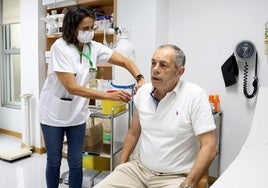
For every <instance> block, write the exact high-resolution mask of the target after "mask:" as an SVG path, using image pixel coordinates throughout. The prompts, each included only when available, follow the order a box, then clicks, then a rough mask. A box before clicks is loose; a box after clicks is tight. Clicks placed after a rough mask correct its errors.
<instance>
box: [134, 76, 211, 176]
mask: <svg viewBox="0 0 268 188" xmlns="http://www.w3.org/2000/svg"><path fill="white" fill-rule="evenodd" d="M152 91H153V86H152V85H151V83H147V84H144V85H143V86H142V87H141V88H140V89H139V90H138V92H137V94H136V96H135V97H134V102H135V106H136V108H137V109H138V111H139V119H140V124H141V135H140V144H141V145H140V159H141V162H142V163H143V164H144V165H145V166H146V167H148V168H149V169H151V170H154V171H157V172H164V173H187V172H189V171H190V170H191V168H192V166H193V164H194V161H195V159H196V156H197V153H198V151H199V149H200V145H199V141H198V139H197V137H196V135H199V134H202V133H205V132H209V131H212V130H214V129H215V128H216V126H215V123H214V119H213V115H212V112H211V107H210V105H209V102H208V98H207V95H206V93H205V92H204V91H203V90H202V89H201V88H200V87H198V86H197V85H195V84H192V83H189V82H184V81H179V82H178V84H177V85H176V87H175V88H174V90H173V91H171V92H169V93H167V95H166V96H165V97H164V98H163V99H162V100H161V101H160V102H159V104H158V106H157V107H156V103H155V102H154V100H153V98H152V96H151V95H150V92H152Z"/></svg>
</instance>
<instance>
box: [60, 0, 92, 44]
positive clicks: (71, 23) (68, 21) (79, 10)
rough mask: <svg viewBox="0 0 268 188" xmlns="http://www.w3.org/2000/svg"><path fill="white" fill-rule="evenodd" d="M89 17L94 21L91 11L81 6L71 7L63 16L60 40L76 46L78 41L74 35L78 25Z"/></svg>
mask: <svg viewBox="0 0 268 188" xmlns="http://www.w3.org/2000/svg"><path fill="white" fill-rule="evenodd" d="M85 17H90V18H92V19H93V20H95V17H96V15H95V12H94V10H93V9H91V8H90V7H87V6H83V5H76V6H73V7H71V8H70V9H69V10H68V11H67V12H66V14H65V16H64V18H63V23H62V38H63V39H64V40H65V41H66V42H67V43H68V44H75V45H76V44H77V43H78V40H77V38H76V36H75V34H74V32H75V30H76V29H77V27H78V24H79V23H80V22H81V21H82V20H83V19H84V18H85Z"/></svg>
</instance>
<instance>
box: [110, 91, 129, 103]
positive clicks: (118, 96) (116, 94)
mask: <svg viewBox="0 0 268 188" xmlns="http://www.w3.org/2000/svg"><path fill="white" fill-rule="evenodd" d="M131 98H132V96H131V95H130V94H129V93H128V92H126V91H124V90H112V91H108V99H110V100H120V101H124V102H129V101H130V100H131Z"/></svg>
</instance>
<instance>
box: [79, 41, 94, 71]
mask: <svg viewBox="0 0 268 188" xmlns="http://www.w3.org/2000/svg"><path fill="white" fill-rule="evenodd" d="M87 45H88V54H85V53H84V52H81V51H80V50H79V49H78V48H77V51H78V52H79V54H80V55H82V56H84V57H85V58H87V59H88V64H89V66H90V68H93V63H92V61H91V58H90V56H91V46H90V45H89V44H87Z"/></svg>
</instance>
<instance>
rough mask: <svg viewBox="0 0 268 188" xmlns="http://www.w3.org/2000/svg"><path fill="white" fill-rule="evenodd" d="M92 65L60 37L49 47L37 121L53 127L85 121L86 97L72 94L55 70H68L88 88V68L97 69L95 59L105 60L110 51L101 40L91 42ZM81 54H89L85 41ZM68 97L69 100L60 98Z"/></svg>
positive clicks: (90, 75)
mask: <svg viewBox="0 0 268 188" xmlns="http://www.w3.org/2000/svg"><path fill="white" fill-rule="evenodd" d="M90 46H91V61H92V63H93V66H92V67H91V66H90V64H89V61H88V59H87V58H85V57H84V56H82V62H81V60H80V58H81V56H80V54H79V52H78V50H77V48H76V46H74V45H73V44H67V43H66V42H65V41H64V40H63V39H62V38H60V39H58V40H57V41H55V43H54V44H53V45H52V47H51V51H50V54H51V57H50V58H51V61H50V63H49V65H48V75H47V78H46V81H45V83H44V85H43V88H42V91H41V94H40V122H41V123H43V124H48V125H52V126H57V127H62V126H73V125H78V124H82V123H84V122H86V120H87V118H88V115H89V110H88V103H89V99H86V98H83V97H80V96H74V95H71V94H70V93H69V92H68V91H67V90H66V89H65V87H64V86H63V85H62V84H61V82H60V81H59V79H58V77H57V75H56V73H55V72H56V71H57V72H68V73H72V74H74V75H75V79H76V83H77V84H78V85H80V86H84V87H87V86H88V83H89V80H90V79H92V78H93V77H94V75H93V73H90V72H89V68H96V64H97V62H107V61H108V60H109V59H110V57H111V56H112V53H113V51H112V50H111V49H110V48H108V47H106V46H104V45H102V44H101V43H98V42H95V41H92V42H91V44H90ZM83 53H85V54H88V45H87V44H84V47H83ZM62 98H68V99H71V100H62Z"/></svg>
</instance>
